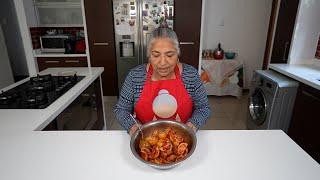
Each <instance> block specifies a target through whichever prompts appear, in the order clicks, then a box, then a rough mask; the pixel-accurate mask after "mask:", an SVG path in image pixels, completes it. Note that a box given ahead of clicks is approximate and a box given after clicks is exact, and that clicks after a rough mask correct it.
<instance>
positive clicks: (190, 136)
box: [130, 120, 197, 169]
mask: <svg viewBox="0 0 320 180" xmlns="http://www.w3.org/2000/svg"><path fill="white" fill-rule="evenodd" d="M168 127H171V128H172V129H173V130H174V131H176V133H177V134H178V135H181V136H182V137H183V138H184V141H185V142H186V143H188V147H189V152H188V154H187V155H186V156H185V157H184V158H183V159H180V160H179V161H176V162H173V163H168V164H155V163H152V162H149V161H145V160H144V159H142V158H141V157H140V155H139V142H140V139H141V137H142V136H141V132H140V131H139V130H137V131H136V132H135V133H134V134H133V135H132V136H131V141H130V148H131V152H132V153H133V155H134V156H135V157H136V158H137V159H139V160H140V161H141V162H143V163H145V164H147V165H149V166H151V167H154V168H157V169H170V168H173V167H175V166H177V165H178V164H180V163H181V162H183V161H184V160H186V159H188V158H189V157H190V156H191V155H192V153H193V152H194V150H195V149H196V145H197V137H196V134H195V133H194V132H193V130H192V129H191V128H190V127H189V126H187V125H186V124H183V123H180V122H177V121H171V120H157V121H151V122H149V123H146V124H144V125H142V126H141V130H142V132H143V136H144V137H147V136H149V135H151V133H152V132H153V131H154V130H164V129H166V128H168Z"/></svg>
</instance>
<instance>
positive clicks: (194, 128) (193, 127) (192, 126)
mask: <svg viewBox="0 0 320 180" xmlns="http://www.w3.org/2000/svg"><path fill="white" fill-rule="evenodd" d="M186 124H187V126H189V127H190V128H191V129H192V130H193V132H195V133H196V132H197V128H196V127H195V126H194V125H193V124H192V123H191V122H187V123H186Z"/></svg>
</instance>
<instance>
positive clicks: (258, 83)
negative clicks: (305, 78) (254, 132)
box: [247, 70, 299, 132]
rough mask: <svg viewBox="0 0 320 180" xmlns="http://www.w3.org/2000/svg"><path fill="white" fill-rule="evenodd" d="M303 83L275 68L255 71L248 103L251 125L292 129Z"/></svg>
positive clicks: (248, 123)
mask: <svg viewBox="0 0 320 180" xmlns="http://www.w3.org/2000/svg"><path fill="white" fill-rule="evenodd" d="M298 85H299V83H298V82H296V81H294V80H292V79H290V78H288V77H286V76H283V75H281V74H279V73H277V72H274V71H271V70H256V71H255V72H254V73H253V78H252V82H251V86H252V87H251V89H250V93H249V103H248V108H249V110H248V118H247V127H248V129H281V130H283V131H284V132H288V128H289V125H290V120H291V115H292V110H293V106H294V101H295V97H296V94H297V90H298Z"/></svg>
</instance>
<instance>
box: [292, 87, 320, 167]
mask: <svg viewBox="0 0 320 180" xmlns="http://www.w3.org/2000/svg"><path fill="white" fill-rule="evenodd" d="M319 109H320V90H317V89H314V88H312V87H310V86H307V85H305V84H300V85H299V89H298V93H297V97H296V102H295V106H294V110H293V114H292V120H291V124H290V127H289V131H288V135H289V136H290V137H291V138H292V139H293V140H294V141H295V142H296V143H297V144H298V145H299V146H301V147H302V148H303V149H304V150H305V151H306V152H307V153H308V154H309V155H310V156H312V158H314V159H315V160H316V161H318V162H319V163H320V140H319V137H320V131H319V128H320V118H319V114H318V113H319Z"/></svg>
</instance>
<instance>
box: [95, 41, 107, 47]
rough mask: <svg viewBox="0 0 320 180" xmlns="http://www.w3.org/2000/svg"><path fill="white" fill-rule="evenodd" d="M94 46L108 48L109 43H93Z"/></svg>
mask: <svg viewBox="0 0 320 180" xmlns="http://www.w3.org/2000/svg"><path fill="white" fill-rule="evenodd" d="M93 45H94V46H108V45H109V43H107V42H95V43H93Z"/></svg>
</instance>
